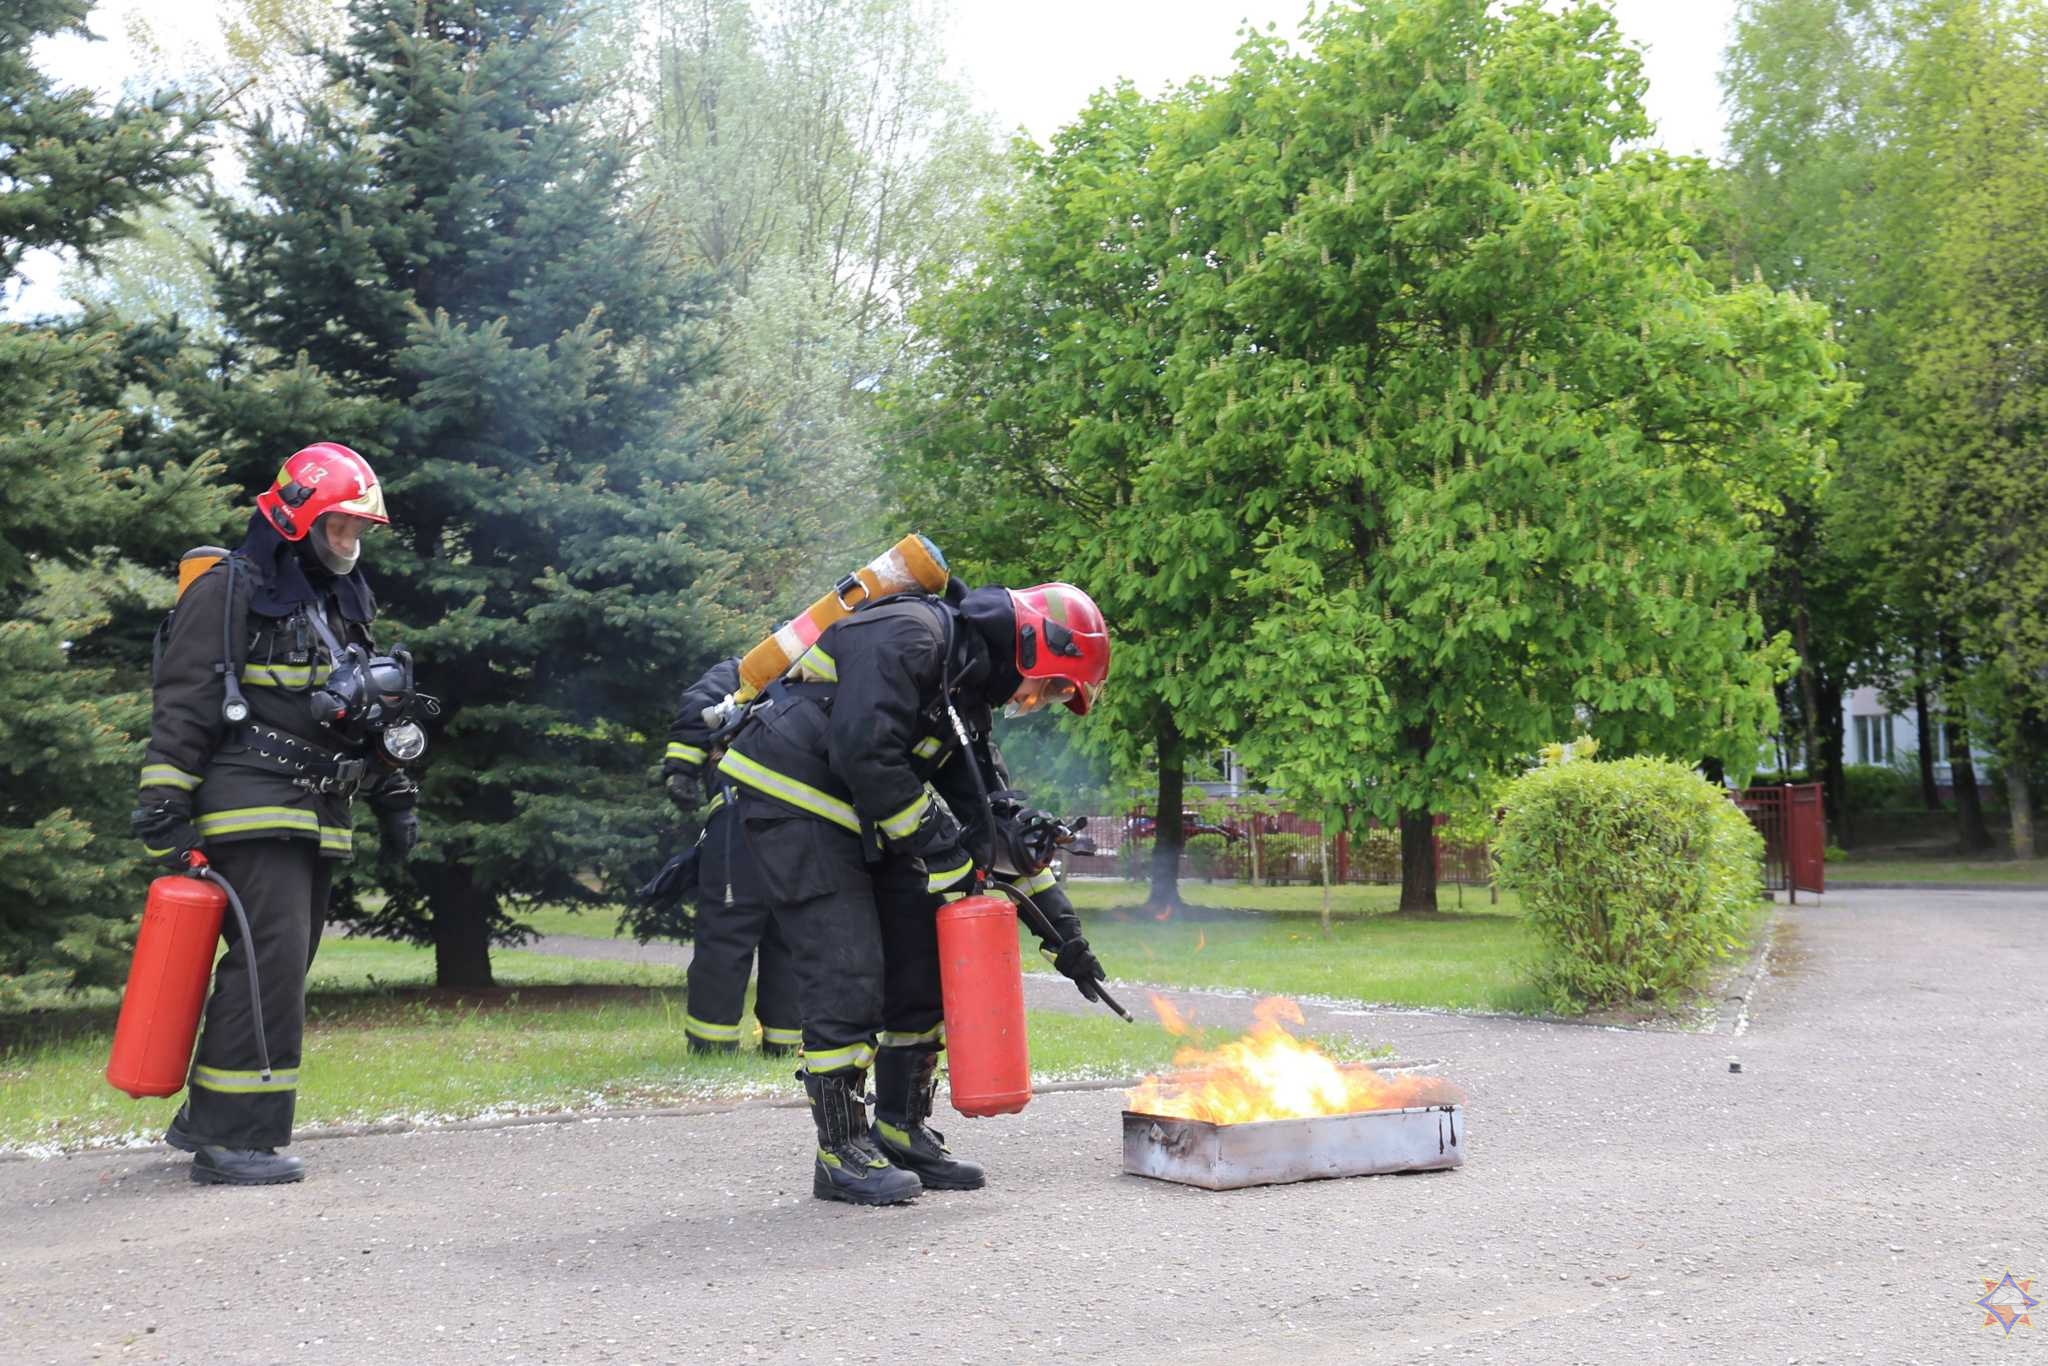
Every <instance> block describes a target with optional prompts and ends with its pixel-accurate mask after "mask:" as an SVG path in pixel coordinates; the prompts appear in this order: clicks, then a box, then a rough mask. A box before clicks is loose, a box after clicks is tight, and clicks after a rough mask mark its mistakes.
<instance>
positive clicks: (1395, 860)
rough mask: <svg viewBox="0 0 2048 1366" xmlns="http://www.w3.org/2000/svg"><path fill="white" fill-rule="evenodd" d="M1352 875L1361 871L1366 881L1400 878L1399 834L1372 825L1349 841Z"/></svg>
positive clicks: (1393, 880) (1392, 880)
mask: <svg viewBox="0 0 2048 1366" xmlns="http://www.w3.org/2000/svg"><path fill="white" fill-rule="evenodd" d="M1351 868H1352V873H1353V876H1356V875H1358V874H1359V873H1363V874H1364V875H1365V878H1366V880H1367V881H1368V882H1399V881H1400V880H1401V836H1400V835H1399V834H1397V833H1396V832H1394V831H1392V830H1382V829H1379V828H1378V827H1374V828H1373V829H1371V830H1368V831H1366V832H1365V833H1364V834H1363V835H1360V836H1359V837H1358V838H1357V839H1355V840H1353V841H1351Z"/></svg>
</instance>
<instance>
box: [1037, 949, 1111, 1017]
mask: <svg viewBox="0 0 2048 1366" xmlns="http://www.w3.org/2000/svg"><path fill="white" fill-rule="evenodd" d="M1038 951H1039V952H1040V953H1042V954H1044V955H1045V956H1046V958H1047V959H1049V960H1050V961H1051V963H1052V965H1053V966H1054V967H1055V968H1058V969H1059V971H1060V975H1061V976H1062V977H1065V978H1066V979H1067V980H1069V981H1071V982H1072V983H1073V984H1074V985H1075V986H1076V987H1079V988H1080V990H1081V994H1082V995H1083V996H1086V997H1087V998H1088V999H1089V1000H1091V1001H1099V1000H1101V999H1102V997H1101V995H1100V994H1099V993H1098V992H1097V991H1096V990H1095V984H1096V983H1097V982H1100V981H1102V980H1103V979H1104V978H1106V977H1108V976H1109V974H1108V973H1106V972H1104V971H1103V970H1102V964H1100V963H1098V962H1096V961H1095V953H1094V951H1093V950H1092V949H1090V948H1089V947H1088V941H1087V940H1086V939H1083V938H1082V937H1081V936H1080V935H1078V934H1077V935H1075V936H1074V937H1073V938H1071V939H1069V940H1067V942H1066V943H1064V944H1062V945H1060V946H1059V949H1058V951H1054V949H1053V947H1052V945H1050V944H1043V945H1040V946H1039V950H1038Z"/></svg>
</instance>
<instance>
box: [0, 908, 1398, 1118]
mask: <svg viewBox="0 0 2048 1366" xmlns="http://www.w3.org/2000/svg"><path fill="white" fill-rule="evenodd" d="M493 961H494V963H495V966H496V971H497V977H498V980H499V982H500V983H501V985H502V987H503V988H505V989H502V990H500V991H497V992H493V993H490V994H488V995H485V996H468V997H465V996H458V995H456V994H453V993H444V992H435V991H430V990H427V989H426V984H427V983H428V982H430V981H431V980H432V976H433V955H432V953H431V951H429V950H425V949H415V948H409V947H406V946H403V945H394V944H383V943H365V942H355V941H345V942H342V943H330V944H327V945H325V946H323V947H322V949H321V952H320V958H319V960H318V962H317V964H316V966H315V969H314V973H313V978H312V982H311V994H310V998H309V1002H308V1042H307V1048H306V1060H305V1063H304V1067H303V1072H304V1078H305V1085H304V1089H303V1090H302V1091H301V1092H300V1096H299V1112H298V1122H299V1125H300V1126H301V1127H302V1128H311V1127H317V1126H321V1125H330V1124H345V1123H369V1122H377V1121H384V1120H394V1119H396V1120H429V1119H454V1118H467V1117H474V1116H479V1115H497V1114H521V1113H539V1112H545V1111H550V1110H559V1109H595V1108H602V1107H614V1108H617V1107H637V1106H656V1105H672V1104H678V1103H683V1102H688V1101H692V1100H704V1099H709V1098H726V1097H733V1096H749V1095H789V1096H794V1095H795V1094H796V1089H795V1083H794V1081H793V1079H792V1077H791V1071H792V1063H791V1061H790V1060H789V1059H785V1058H763V1057H762V1056H761V1055H760V1054H759V1053H758V1052H755V1051H753V1048H752V1047H751V1045H750V1046H749V1047H748V1048H747V1049H745V1050H743V1051H742V1052H740V1053H738V1054H734V1055H712V1056H703V1055H692V1054H691V1053H690V1052H689V1051H688V1047H687V1044H686V1043H685V1041H684V1037H683V1028H682V1022H683V995H682V991H681V989H680V988H681V977H682V975H681V972H680V970H678V969H675V968H664V967H658V966H648V965H637V964H625V963H602V962H589V961H584V960H578V959H568V958H555V957H549V956H547V955H543V954H535V953H520V952H503V953H499V954H497V955H495V957H494V960H493ZM1139 1004H1142V1003H1139ZM113 1021H114V1006H113V1003H112V1002H111V1000H109V999H87V1000H83V1001H79V1000H77V998H72V1003H71V1004H67V1005H65V1006H63V1007H61V1008H58V1009H52V1010H43V1011H37V1012H33V1013H29V1014H23V1015H12V1016H0V1147H6V1148H29V1149H33V1150H40V1151H49V1150H56V1149H65V1148H76V1147H82V1146H89V1145H93V1144H104V1143H119V1142H122V1141H128V1140H135V1139H143V1140H153V1139H155V1138H157V1137H158V1136H159V1135H160V1134H161V1133H162V1131H163V1126H164V1124H165V1123H166V1122H167V1121H168V1120H169V1118H170V1116H171V1114H172V1113H173V1112H174V1111H175V1110H176V1108H177V1100H176V1099H175V1098H174V1099H169V1100H144V1101H135V1100H130V1099H129V1098H128V1097H127V1096H125V1095H122V1094H121V1093H119V1092H117V1091H115V1090H113V1089H112V1088H111V1087H109V1086H108V1085H107V1084H106V1081H105V1080H104V1078H103V1077H102V1075H101V1074H102V1071H103V1069H104V1068H105V1066H106V1060H107V1045H108V1039H109V1036H110V1034H111V1032H112V1029H113ZM1323 1042H1324V1043H1325V1044H1326V1046H1329V1047H1330V1048H1331V1050H1332V1051H1333V1052H1337V1053H1339V1054H1340V1056H1349V1057H1357V1056H1363V1055H1364V1052H1363V1050H1362V1049H1361V1047H1360V1046H1359V1045H1358V1044H1356V1043H1352V1042H1349V1041H1341V1042H1340V1041H1335V1040H1325V1041H1323ZM1174 1048H1175V1044H1174V1041H1173V1039H1172V1038H1171V1037H1170V1036H1169V1035H1168V1034H1167V1033H1166V1032H1165V1031H1164V1030H1163V1029H1161V1028H1160V1027H1159V1026H1157V1025H1156V1024H1152V1023H1149V1022H1144V1023H1140V1024H1136V1025H1128V1024H1124V1023H1123V1022H1122V1021H1119V1020H1115V1019H1112V1018H1110V1017H1109V1016H1108V1015H1106V1014H1105V1015H1063V1014H1056V1013H1052V1012H1034V1013H1033V1014H1032V1017H1031V1058H1032V1071H1033V1075H1034V1076H1035V1077H1036V1078H1037V1079H1039V1080H1040V1081H1052V1080H1063V1079H1077V1078H1093V1077H1120V1076H1125V1075H1130V1074H1133V1073H1138V1072H1143V1071H1149V1070H1153V1069H1156V1068H1158V1067H1160V1066H1161V1065H1163V1064H1165V1063H1166V1062H1168V1061H1169V1060H1170V1059H1171V1057H1172V1055H1173V1052H1174Z"/></svg>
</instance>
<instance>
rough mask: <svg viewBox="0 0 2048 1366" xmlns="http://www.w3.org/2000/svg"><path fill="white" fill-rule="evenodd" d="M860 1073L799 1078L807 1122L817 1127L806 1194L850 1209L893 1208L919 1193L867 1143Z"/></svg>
mask: <svg viewBox="0 0 2048 1366" xmlns="http://www.w3.org/2000/svg"><path fill="white" fill-rule="evenodd" d="M866 1083H867V1074H866V1073H865V1072H828V1073H826V1074H825V1075H823V1076H818V1075H816V1074H814V1073H808V1072H807V1073H805V1074H804V1091H805V1092H806V1093H807V1094H808V1095H809V1096H810V1098H811V1117H812V1118H813V1119H815V1120H816V1121H817V1122H818V1163H817V1169H816V1171H815V1172H814V1173H813V1174H812V1176H811V1194H813V1195H815V1196H817V1197H818V1198H819V1199H820V1200H844V1201H846V1202H847V1203H848V1204H853V1205H895V1204H901V1203H902V1202H903V1201H905V1200H914V1199H916V1198H917V1197H918V1196H919V1195H921V1194H922V1193H923V1192H924V1186H923V1185H922V1184H921V1183H920V1182H919V1181H918V1179H917V1178H916V1177H915V1176H912V1175H911V1174H910V1173H909V1172H907V1171H904V1170H902V1169H901V1168H899V1167H892V1166H890V1165H889V1159H888V1158H886V1157H884V1156H882V1154H881V1153H880V1152H878V1151H877V1150H876V1148H875V1145H874V1143H873V1141H872V1140H871V1139H869V1138H868V1107H867V1105H866V1104H865V1103H864V1102H863V1101H862V1099H861V1088H862V1087H863V1086H864V1085H865V1084H866Z"/></svg>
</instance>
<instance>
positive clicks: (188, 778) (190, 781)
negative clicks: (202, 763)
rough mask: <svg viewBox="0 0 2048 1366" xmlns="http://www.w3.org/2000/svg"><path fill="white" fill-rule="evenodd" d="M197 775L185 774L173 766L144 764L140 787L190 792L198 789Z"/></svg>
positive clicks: (182, 770)
mask: <svg viewBox="0 0 2048 1366" xmlns="http://www.w3.org/2000/svg"><path fill="white" fill-rule="evenodd" d="M199 783H200V778H199V775H198V774H196V773H187V772H186V771H185V770H184V769H182V768H179V767H177V766H176V765H175V764H144V765H143V766H142V781H141V783H140V784H138V785H139V786H141V787H175V788H177V789H178V790H179V791H180V792H190V791H191V790H192V789H193V788H195V787H198V786H199Z"/></svg>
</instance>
